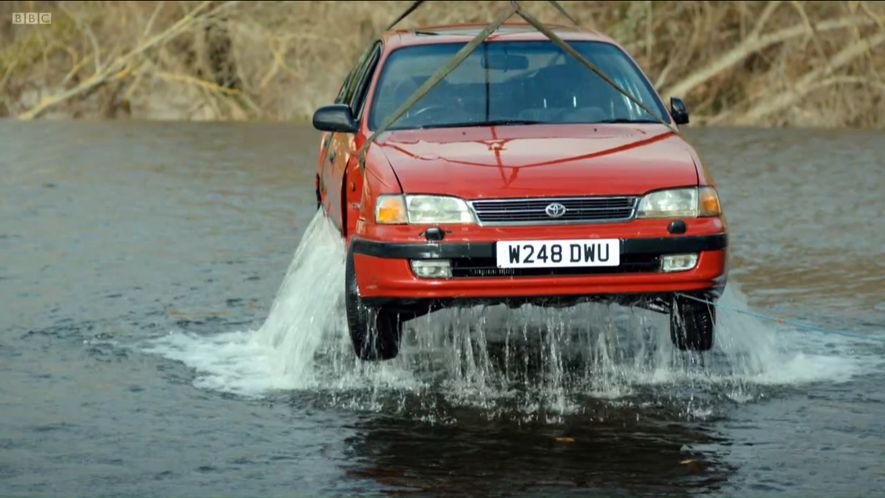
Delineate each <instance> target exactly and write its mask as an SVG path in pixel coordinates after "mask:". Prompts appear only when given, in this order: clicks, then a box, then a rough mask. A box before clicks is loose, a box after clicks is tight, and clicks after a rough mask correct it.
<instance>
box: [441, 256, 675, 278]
mask: <svg viewBox="0 0 885 498" xmlns="http://www.w3.org/2000/svg"><path fill="white" fill-rule="evenodd" d="M660 268H661V259H660V256H659V255H657V254H622V255H621V264H620V265H618V266H596V267H592V266H591V267H574V268H498V266H497V264H496V262H495V258H459V259H453V260H452V278H490V277H540V276H550V275H617V274H622V273H657V272H659V271H660Z"/></svg>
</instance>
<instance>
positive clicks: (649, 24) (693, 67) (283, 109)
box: [0, 1, 885, 128]
mask: <svg viewBox="0 0 885 498" xmlns="http://www.w3.org/2000/svg"><path fill="white" fill-rule="evenodd" d="M409 3H410V2H291V3H289V2H248V3H247V2H242V3H236V2H214V1H213V2H180V3H179V2H115V3H103V2H59V3H56V2H9V3H0V18H2V19H4V21H3V23H2V24H0V47H2V51H0V116H11V117H20V118H24V119H29V118H34V117H126V116H132V117H136V118H147V119H193V120H206V119H222V120H227V119H231V120H244V119H261V120H304V119H307V118H308V117H309V116H310V114H311V112H312V111H313V109H314V108H316V107H317V106H318V105H321V104H323V103H327V102H329V101H330V100H331V99H332V98H333V96H334V94H335V93H336V91H337V89H338V86H339V85H340V82H341V81H342V79H343V77H344V75H345V74H346V72H347V71H348V70H349V68H350V66H351V64H352V63H353V62H354V61H355V59H356V57H357V56H358V54H359V52H360V51H361V50H362V49H363V48H364V47H365V46H366V44H367V43H369V42H370V41H371V40H372V39H373V37H374V36H376V35H377V34H378V33H380V32H381V31H382V30H383V29H384V27H385V26H386V25H387V24H388V23H389V22H390V21H391V20H392V19H394V18H395V17H396V16H397V15H398V14H399V13H400V12H401V11H402V10H403V9H404V8H405V7H406V6H408V4H409ZM522 4H523V5H525V6H526V7H527V8H528V9H529V11H530V12H532V13H533V14H534V15H536V16H537V17H539V18H540V19H541V20H543V21H555V22H560V23H562V22H563V21H565V20H564V18H562V17H561V16H560V14H559V13H557V12H556V10H555V9H553V8H552V7H551V6H550V5H549V4H548V3H547V2H522ZM562 4H563V5H564V6H565V7H566V9H568V10H569V11H570V12H571V13H572V14H573V15H574V16H575V17H576V18H577V19H578V21H579V22H580V23H581V25H583V26H585V27H590V28H594V29H598V30H600V31H603V32H605V33H607V34H609V35H610V36H612V37H613V38H615V39H616V40H618V41H619V42H620V43H621V44H622V45H624V46H625V47H626V48H627V49H628V50H629V51H630V52H631V53H632V54H633V55H634V56H635V57H636V58H637V60H638V61H639V63H640V65H641V66H642V67H643V68H644V69H645V70H646V71H647V73H648V74H649V75H650V77H651V78H652V79H653V81H654V82H655V84H656V86H657V87H658V89H659V90H660V91H661V93H662V94H663V95H664V96H665V97H666V96H669V95H679V96H683V97H685V98H686V100H687V102H688V103H689V105H690V107H691V109H692V112H693V116H694V120H695V122H702V123H709V124H740V125H770V126H788V125H789V126H833V127H840V126H852V127H876V128H883V127H885V76H883V75H885V3H881V2H858V1H851V2H786V1H785V2H769V3H762V2H649V1H643V2H593V1H591V2H562ZM503 7H504V4H503V3H502V2H494V1H478V2H471V3H469V4H468V3H461V2H429V3H428V4H426V5H424V6H422V7H420V8H419V9H418V10H417V11H416V12H415V13H414V14H413V15H412V16H411V17H409V19H407V20H406V21H404V22H403V23H402V26H404V27H409V26H418V25H426V24H441V23H449V22H488V21H489V20H490V19H491V18H492V17H493V15H494V13H495V12H497V11H499V10H500V9H501V8H503ZM22 11H44V12H45V11H49V12H52V13H53V23H52V25H49V26H45V25H44V26H21V25H17V26H13V25H11V24H10V23H9V21H8V20H9V19H10V18H11V13H12V12H22ZM566 22H567V21H566Z"/></svg>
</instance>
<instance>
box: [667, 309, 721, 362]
mask: <svg viewBox="0 0 885 498" xmlns="http://www.w3.org/2000/svg"><path fill="white" fill-rule="evenodd" d="M715 326H716V308H715V307H714V306H713V305H712V304H708V303H704V302H700V301H695V300H693V299H689V298H685V297H674V299H673V304H672V306H671V308H670V339H671V340H672V341H673V345H674V346H676V348H677V349H679V350H681V351H709V350H710V349H711V348H712V347H713V329H714V328H715Z"/></svg>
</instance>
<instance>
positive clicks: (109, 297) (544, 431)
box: [0, 122, 885, 496]
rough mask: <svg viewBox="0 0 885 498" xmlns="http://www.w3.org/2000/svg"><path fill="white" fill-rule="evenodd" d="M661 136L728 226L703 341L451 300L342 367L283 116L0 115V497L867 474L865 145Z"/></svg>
mask: <svg viewBox="0 0 885 498" xmlns="http://www.w3.org/2000/svg"><path fill="white" fill-rule="evenodd" d="M690 138H691V139H692V140H693V141H694V142H695V143H696V144H697V145H698V146H699V149H700V151H701V154H702V155H703V156H704V157H705V159H706V160H707V161H708V162H709V165H710V167H711V169H712V171H713V173H714V175H715V176H716V178H717V180H718V181H719V187H720V191H721V194H722V198H723V204H724V206H725V209H726V212H727V214H728V221H729V223H730V229H731V233H732V237H731V255H730V266H731V275H732V277H733V278H732V281H731V282H730V284H729V288H728V292H727V294H726V296H725V297H724V299H723V301H722V303H723V304H724V305H725V306H727V307H728V310H722V311H720V315H719V316H720V327H719V330H718V333H719V335H718V336H717V343H716V347H715V349H714V351H713V352H711V353H709V354H704V355H699V354H681V353H678V352H675V351H674V350H673V348H672V346H671V345H670V344H669V339H668V337H667V334H666V320H665V318H664V317H663V316H661V315H657V314H654V313H651V312H646V311H641V310H632V309H629V308H623V307H617V306H607V305H598V304H597V305H594V304H587V305H581V306H578V307H575V308H571V309H565V310H545V309H539V308H533V307H524V308H522V309H520V310H517V311H514V310H507V309H505V308H502V307H491V308H481V307H477V308H471V309H465V310H446V311H444V312H439V313H434V314H431V315H428V316H426V317H422V318H419V319H417V320H415V321H413V322H410V323H409V324H408V326H407V328H406V332H405V338H404V340H405V344H404V347H403V350H402V352H401V355H400V357H399V358H397V359H396V360H394V361H392V362H385V363H383V364H362V363H360V362H358V361H356V360H355V359H354V357H353V354H352V351H351V350H350V345H349V342H348V339H347V337H346V335H345V332H344V319H343V312H342V311H343V310H342V306H343V304H342V301H341V299H342V296H341V292H340V291H341V283H342V282H343V264H342V262H343V258H344V254H343V248H342V247H341V244H340V241H339V240H338V239H337V238H336V236H335V234H334V233H333V232H332V230H331V229H330V227H329V226H328V225H327V224H326V223H325V222H324V220H323V219H322V218H317V217H315V212H314V209H313V192H312V185H313V183H312V175H313V164H314V160H315V153H316V149H317V143H316V142H317V136H316V134H315V133H314V132H312V131H311V130H309V129H306V128H302V127H297V126H287V125H270V124H267V125H244V124H237V125H234V124H210V125H207V124H172V123H139V122H124V123H101V122H95V123H88V122H83V123H58V122H36V123H26V124H22V123H0V145H2V149H0V151H2V152H0V170H2V172H3V181H2V182H0V254H2V255H3V256H2V258H0V332H2V333H0V372H2V375H0V494H3V495H13V496H34V495H90V496H92V495H102V496H104V495H139V496H140V495H195V494H199V495H207V494H212V495H224V496H227V495H231V496H241V495H242V496H254V495H267V496H283V495H285V496H291V495H293V494H299V495H301V494H303V495H356V494H385V493H400V492H409V493H417V494H419V495H420V494H425V495H426V494H434V495H435V494H446V495H455V496H457V495H477V494H479V495H518V496H526V495H528V496H533V495H548V496H549V495H561V494H577V495H590V496H612V495H629V496H633V495H638V494H651V495H656V496H660V495H685V494H693V493H711V494H719V495H733V494H744V495H745V494H754V495H755V494H766V495H768V494H780V495H794V496H808V495H820V496H845V495H876V494H879V493H881V490H882V489H883V485H885V465H883V463H885V458H883V455H885V436H883V434H885V432H883V430H885V396H883V394H882V390H881V385H882V383H883V381H885V365H883V361H882V358H883V353H885V325H883V324H885V304H883V301H882V295H883V290H885V266H883V259H882V257H881V256H882V255H883V252H885V251H883V249H885V230H883V228H885V226H883V223H882V221H881V220H882V217H883V216H885V202H883V201H882V199H881V193H882V192H883V186H885V182H883V179H885V140H882V138H883V137H882V135H881V133H877V132H872V131H870V132H864V131H799V130H753V129H714V130H691V131H690ZM299 242H301V244H300V245H299ZM296 247H297V249H296ZM293 253H294V254H293ZM732 309H734V310H755V311H761V312H764V313H766V314H770V315H774V316H782V317H798V318H800V319H802V320H804V321H811V322H814V323H817V324H820V325H822V326H825V327H829V328H833V329H837V330H840V331H845V332H849V333H851V334H855V335H858V336H860V337H866V338H869V340H855V339H852V338H848V337H844V336H837V335H830V334H823V333H818V332H814V331H808V330H799V329H797V328H796V327H793V326H790V325H786V324H779V323H777V322H769V321H764V320H760V319H758V318H755V317H753V316H748V315H745V314H742V313H739V312H736V311H730V310H732Z"/></svg>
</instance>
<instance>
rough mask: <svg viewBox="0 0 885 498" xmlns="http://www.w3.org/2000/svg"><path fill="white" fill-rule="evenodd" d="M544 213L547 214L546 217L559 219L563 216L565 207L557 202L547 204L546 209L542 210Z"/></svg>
mask: <svg viewBox="0 0 885 498" xmlns="http://www.w3.org/2000/svg"><path fill="white" fill-rule="evenodd" d="M544 212H545V213H547V216H549V217H551V218H559V217H561V216H562V215H564V214H565V212H566V209H565V206H563V205H562V204H560V203H558V202H554V203H551V204H547V207H545V208H544Z"/></svg>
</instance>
